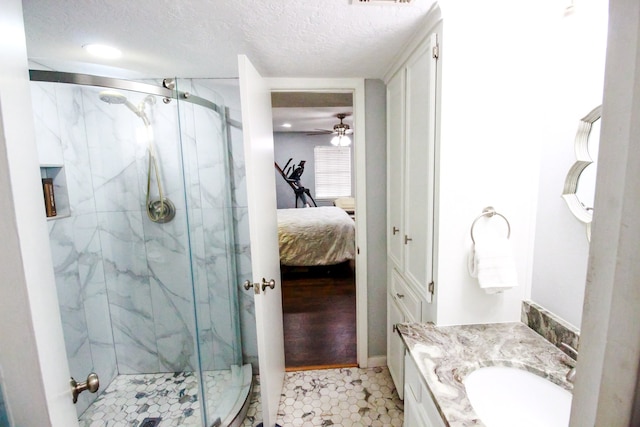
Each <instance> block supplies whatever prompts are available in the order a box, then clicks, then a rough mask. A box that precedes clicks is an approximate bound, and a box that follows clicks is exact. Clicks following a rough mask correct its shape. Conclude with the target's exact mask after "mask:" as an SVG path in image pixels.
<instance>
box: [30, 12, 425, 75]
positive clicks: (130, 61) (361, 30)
mask: <svg viewBox="0 0 640 427" xmlns="http://www.w3.org/2000/svg"><path fill="white" fill-rule="evenodd" d="M432 4H433V0H413V1H412V2H411V3H409V4H391V5H380V4H371V3H370V4H366V5H360V4H355V5H352V4H351V0H316V1H313V0H253V1H251V0H233V1H231V0H181V1H176V0H134V1H132V0H109V1H105V0H64V1H59V0H58V1H54V0H23V9H24V17H25V27H26V35H27V50H28V55H29V58H30V59H31V60H32V61H33V62H37V63H40V64H42V65H45V66H48V67H51V68H54V69H56V70H58V71H74V72H93V73H100V74H103V75H111V76H118V77H134V76H135V77H166V76H178V77H237V75H238V71H237V55H238V54H246V55H247V56H248V57H249V58H250V59H251V61H252V62H253V63H254V65H255V66H256V68H257V69H258V71H260V73H261V74H262V75H264V76H269V77H368V78H380V77H382V76H383V75H384V73H385V72H386V71H387V68H388V67H389V65H390V64H391V63H392V61H393V59H394V58H395V55H397V54H398V52H399V51H400V50H401V49H402V47H403V46H404V44H405V43H406V42H407V41H408V40H409V39H410V38H411V35H412V34H413V33H414V32H415V31H416V30H417V29H418V28H419V26H420V24H421V23H422V22H423V20H424V18H425V17H426V15H427V12H428V11H429V9H430V7H431V5H432ZM87 43H104V44H111V45H115V46H117V47H119V48H120V49H121V50H122V51H123V56H122V58H120V59H118V60H116V61H98V60H95V59H92V58H90V57H89V56H88V54H87V53H86V52H85V51H84V50H83V49H82V48H81V46H82V45H84V44H87ZM106 66H108V67H110V68H107V67H106ZM123 70H128V72H124V71H123Z"/></svg>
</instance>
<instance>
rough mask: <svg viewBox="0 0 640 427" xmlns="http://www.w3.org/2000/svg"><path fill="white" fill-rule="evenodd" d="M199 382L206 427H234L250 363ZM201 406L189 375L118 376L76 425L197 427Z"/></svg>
mask: <svg viewBox="0 0 640 427" xmlns="http://www.w3.org/2000/svg"><path fill="white" fill-rule="evenodd" d="M203 378H204V390H205V397H206V400H207V402H206V406H207V419H208V424H209V426H208V427H213V426H229V425H231V424H234V425H235V424H236V422H237V420H238V419H239V418H240V417H239V416H238V415H239V414H241V415H244V414H245V413H246V409H247V408H246V406H247V405H248V402H249V399H248V396H249V395H250V391H251V381H252V375H251V365H244V366H242V367H239V366H232V367H231V369H230V370H222V371H205V372H203ZM200 408H201V402H200V399H199V398H198V377H197V374H196V373H194V372H175V373H158V374H140V375H118V376H117V377H116V378H115V379H114V380H113V381H112V382H111V384H109V386H108V387H107V388H106V389H105V390H104V392H102V393H101V394H100V396H99V397H98V398H97V399H96V401H95V402H93V403H92V404H91V405H90V406H89V408H87V410H86V411H85V412H84V413H83V414H82V415H81V416H80V418H79V420H78V421H79V424H80V427H143V426H145V424H144V423H145V422H147V424H146V425H154V426H158V427H178V426H185V427H200V426H202V417H201V414H200ZM242 418H243V417H242ZM155 419H160V420H159V422H157V423H155V424H150V423H149V420H154V421H155ZM240 421H241V420H240Z"/></svg>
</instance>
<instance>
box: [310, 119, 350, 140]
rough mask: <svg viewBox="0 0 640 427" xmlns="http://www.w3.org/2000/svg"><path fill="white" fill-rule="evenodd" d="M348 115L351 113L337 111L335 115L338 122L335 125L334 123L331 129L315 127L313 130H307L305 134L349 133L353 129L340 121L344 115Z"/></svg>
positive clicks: (337, 134) (342, 134)
mask: <svg viewBox="0 0 640 427" xmlns="http://www.w3.org/2000/svg"><path fill="white" fill-rule="evenodd" d="M350 115H351V113H338V114H336V117H337V118H338V119H340V123H338V124H337V125H334V126H333V130H329V129H316V130H314V131H311V132H308V133H307V135H329V134H335V135H336V136H345V135H350V134H352V133H353V129H351V127H350V126H349V125H348V124H346V123H342V120H344V118H345V117H347V116H350Z"/></svg>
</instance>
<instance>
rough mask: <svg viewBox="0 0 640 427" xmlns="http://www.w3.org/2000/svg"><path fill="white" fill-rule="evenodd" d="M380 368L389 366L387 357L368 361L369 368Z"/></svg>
mask: <svg viewBox="0 0 640 427" xmlns="http://www.w3.org/2000/svg"><path fill="white" fill-rule="evenodd" d="M380 366H387V356H373V357H370V358H369V359H367V367H368V368H377V367H380Z"/></svg>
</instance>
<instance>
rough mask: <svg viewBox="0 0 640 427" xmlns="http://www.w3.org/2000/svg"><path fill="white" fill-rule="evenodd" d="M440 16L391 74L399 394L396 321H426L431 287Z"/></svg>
mask: <svg viewBox="0 0 640 427" xmlns="http://www.w3.org/2000/svg"><path fill="white" fill-rule="evenodd" d="M441 29H442V25H441V22H440V21H439V20H438V19H434V21H432V25H431V30H430V31H428V32H425V33H424V34H423V35H422V38H421V39H420V41H419V42H417V43H416V44H415V46H414V48H413V49H412V50H411V52H410V53H409V54H408V55H407V56H406V57H405V58H404V59H403V60H402V62H401V65H400V66H399V67H398V69H397V71H395V73H394V74H393V76H392V77H391V78H390V79H389V80H388V81H387V259H388V261H387V271H388V273H387V285H388V286H387V288H388V297H387V299H388V302H387V365H388V366H389V371H390V373H391V376H392V378H393V380H394V383H395V385H396V389H397V390H398V394H399V395H400V397H401V398H402V395H403V390H404V388H403V378H404V375H403V373H404V367H403V365H404V348H403V343H402V341H401V338H400V337H399V336H398V334H397V333H395V331H394V325H395V324H396V323H399V322H421V321H429V320H432V319H429V318H424V316H423V312H424V311H431V310H425V309H426V306H425V304H430V303H431V301H432V298H433V293H434V287H435V286H434V279H433V262H434V252H433V251H434V230H435V218H434V211H435V210H434V201H435V194H436V136H437V129H436V119H437V114H436V106H437V104H438V103H437V92H438V90H437V87H438V86H437V83H438V81H437V77H438V76H437V74H438V57H439V52H438V49H439V47H438V38H439V37H440V35H439V34H440V32H441Z"/></svg>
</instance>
